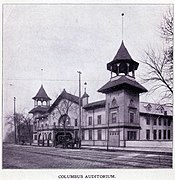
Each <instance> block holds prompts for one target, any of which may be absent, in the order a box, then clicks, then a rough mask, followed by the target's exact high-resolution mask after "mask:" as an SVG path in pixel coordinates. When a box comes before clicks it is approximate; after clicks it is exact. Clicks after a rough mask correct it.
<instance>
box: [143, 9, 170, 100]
mask: <svg viewBox="0 0 175 180" xmlns="http://www.w3.org/2000/svg"><path fill="white" fill-rule="evenodd" d="M159 29H160V37H161V38H162V39H163V42H164V49H162V50H158V49H156V50H155V49H152V48H150V49H149V50H147V51H145V54H146V58H145V60H144V61H143V63H144V64H145V65H146V67H147V69H148V71H147V73H146V74H144V75H143V77H142V79H143V82H145V83H147V82H150V83H151V84H152V88H151V89H150V91H149V92H150V93H152V92H155V91H156V92H157V90H160V91H161V95H162V97H161V100H165V99H169V100H172V96H173V13H172V12H171V10H170V9H169V10H168V11H167V12H166V14H165V15H164V16H163V19H162V22H161V24H160V26H159Z"/></svg>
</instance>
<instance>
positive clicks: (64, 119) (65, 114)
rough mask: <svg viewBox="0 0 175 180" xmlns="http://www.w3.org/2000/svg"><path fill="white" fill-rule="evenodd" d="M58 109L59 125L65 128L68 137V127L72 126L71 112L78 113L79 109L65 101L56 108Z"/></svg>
mask: <svg viewBox="0 0 175 180" xmlns="http://www.w3.org/2000/svg"><path fill="white" fill-rule="evenodd" d="M55 108H56V109H57V112H58V114H56V115H55V117H56V118H57V120H58V123H59V124H61V125H62V126H63V129H64V135H66V126H67V125H69V124H70V117H69V114H70V112H73V113H77V108H76V107H75V105H74V102H72V101H70V100H68V99H63V100H62V101H60V103H59V104H58V105H57V106H56V107H55Z"/></svg>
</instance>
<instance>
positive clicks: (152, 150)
mask: <svg viewBox="0 0 175 180" xmlns="http://www.w3.org/2000/svg"><path fill="white" fill-rule="evenodd" d="M81 148H82V149H92V150H105V151H106V150H107V147H106V146H85V145H82V147H81ZM108 150H109V151H128V152H129V151H130V152H143V153H151V154H152V153H156V154H168V155H172V152H173V150H172V148H169V147H109V148H108Z"/></svg>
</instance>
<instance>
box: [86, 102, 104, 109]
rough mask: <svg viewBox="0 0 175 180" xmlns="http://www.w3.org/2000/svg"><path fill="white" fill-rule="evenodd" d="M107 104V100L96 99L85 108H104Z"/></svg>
mask: <svg viewBox="0 0 175 180" xmlns="http://www.w3.org/2000/svg"><path fill="white" fill-rule="evenodd" d="M105 105H106V100H101V101H96V102H93V103H89V104H87V105H85V106H84V107H83V108H84V109H86V110H90V109H97V108H103V107H105Z"/></svg>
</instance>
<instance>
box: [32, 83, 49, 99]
mask: <svg viewBox="0 0 175 180" xmlns="http://www.w3.org/2000/svg"><path fill="white" fill-rule="evenodd" d="M32 99H34V100H36V99H39V100H41V99H43V100H45V101H48V100H51V99H50V98H49V96H48V95H47V93H46V91H45V89H44V87H43V85H41V87H40V89H39V91H38V93H37V94H36V96H35V97H33V98H32Z"/></svg>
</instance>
